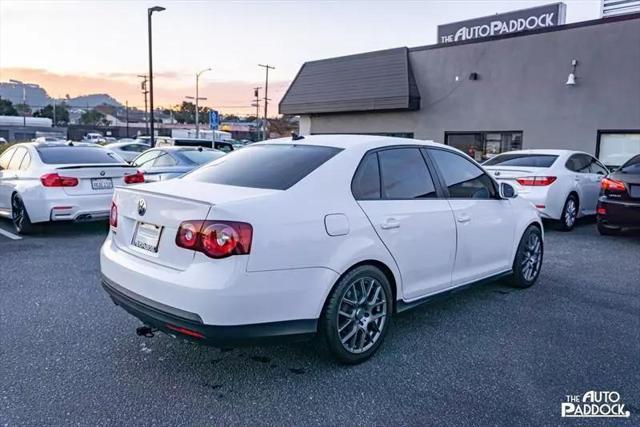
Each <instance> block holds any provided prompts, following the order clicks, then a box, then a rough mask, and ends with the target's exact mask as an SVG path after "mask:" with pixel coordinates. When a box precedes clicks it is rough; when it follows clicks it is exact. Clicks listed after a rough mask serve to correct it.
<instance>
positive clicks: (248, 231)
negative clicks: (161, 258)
mask: <svg viewBox="0 0 640 427" xmlns="http://www.w3.org/2000/svg"><path fill="white" fill-rule="evenodd" d="M252 238H253V227H252V226H251V224H247V223H246V222H236V221H201V220H198V221H185V222H183V223H182V224H180V227H179V228H178V233H177V234H176V245H177V246H179V247H181V248H185V249H191V250H195V251H198V252H202V253H204V254H205V255H206V256H208V257H210V258H226V257H229V256H232V255H247V254H249V253H250V252H251V240H252Z"/></svg>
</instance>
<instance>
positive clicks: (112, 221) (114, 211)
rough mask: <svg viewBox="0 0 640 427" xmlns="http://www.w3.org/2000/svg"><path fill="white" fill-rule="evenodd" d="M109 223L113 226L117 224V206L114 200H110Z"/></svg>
mask: <svg viewBox="0 0 640 427" xmlns="http://www.w3.org/2000/svg"><path fill="white" fill-rule="evenodd" d="M109 225H110V226H111V227H113V228H116V227H117V226H118V206H117V205H116V202H113V201H112V202H111V211H110V212H109Z"/></svg>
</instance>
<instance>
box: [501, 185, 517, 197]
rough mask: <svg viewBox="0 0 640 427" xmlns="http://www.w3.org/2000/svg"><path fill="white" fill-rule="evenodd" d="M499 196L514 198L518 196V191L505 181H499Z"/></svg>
mask: <svg viewBox="0 0 640 427" xmlns="http://www.w3.org/2000/svg"><path fill="white" fill-rule="evenodd" d="M499 191H500V197H501V198H503V199H514V198H516V197H518V191H517V190H516V189H515V188H514V187H513V186H512V185H511V184H507V183H506V182H501V183H500V190H499Z"/></svg>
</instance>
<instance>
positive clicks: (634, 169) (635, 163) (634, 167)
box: [620, 155, 640, 174]
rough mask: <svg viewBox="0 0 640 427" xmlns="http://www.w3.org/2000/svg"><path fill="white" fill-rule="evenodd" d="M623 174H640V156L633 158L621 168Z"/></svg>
mask: <svg viewBox="0 0 640 427" xmlns="http://www.w3.org/2000/svg"><path fill="white" fill-rule="evenodd" d="M620 171H621V172H626V173H637V174H640V155H638V156H635V157H632V158H631V159H629V160H627V162H626V163H625V164H624V165H622V166H621V167H620Z"/></svg>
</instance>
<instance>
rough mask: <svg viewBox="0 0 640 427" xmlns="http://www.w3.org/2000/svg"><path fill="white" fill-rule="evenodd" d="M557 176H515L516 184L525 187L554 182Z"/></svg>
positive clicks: (542, 185)
mask: <svg viewBox="0 0 640 427" xmlns="http://www.w3.org/2000/svg"><path fill="white" fill-rule="evenodd" d="M556 179H558V177H555V176H523V177H521V178H517V179H516V181H518V184H520V185H522V186H525V187H545V186H547V185H551V184H553V183H554V182H555V180H556Z"/></svg>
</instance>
